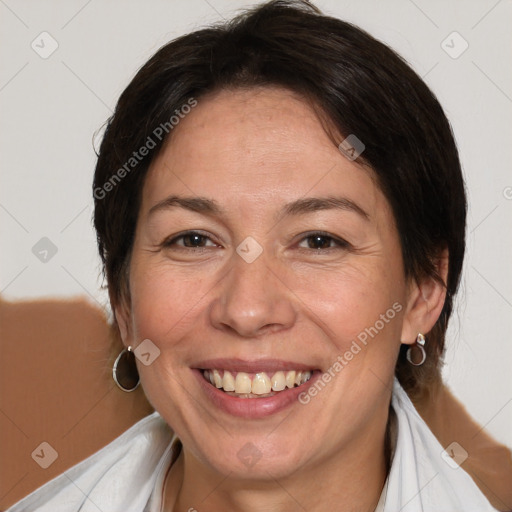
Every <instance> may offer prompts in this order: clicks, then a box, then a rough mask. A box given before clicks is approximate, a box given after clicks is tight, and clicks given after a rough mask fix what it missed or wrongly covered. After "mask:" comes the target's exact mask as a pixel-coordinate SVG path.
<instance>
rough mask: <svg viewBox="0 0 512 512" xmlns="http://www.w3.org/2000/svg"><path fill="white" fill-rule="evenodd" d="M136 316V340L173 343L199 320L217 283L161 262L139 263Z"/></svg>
mask: <svg viewBox="0 0 512 512" xmlns="http://www.w3.org/2000/svg"><path fill="white" fill-rule="evenodd" d="M130 284H131V292H132V297H133V300H132V318H133V329H134V335H135V337H136V341H138V340H142V339H145V338H149V339H151V340H152V341H153V342H154V343H155V344H156V345H161V344H163V343H164V340H165V343H166V344H168V343H171V344H172V343H173V341H172V340H177V339H179V338H180V335H181V333H183V332H184V331H185V330H187V329H189V328H190V326H191V325H192V322H196V323H197V319H196V317H197V315H198V313H199V311H200V310H201V308H202V307H204V301H205V300H207V296H208V290H209V289H211V288H212V286H213V284H212V283H211V282H210V280H209V278H208V276H202V275H198V274H197V272H183V271H182V270H181V269H178V270H177V269H171V268H169V266H168V265H165V264H161V265H156V266H151V265H144V267H143V266H142V265H135V266H134V268H133V271H132V275H131V282H130Z"/></svg>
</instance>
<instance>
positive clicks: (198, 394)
mask: <svg viewBox="0 0 512 512" xmlns="http://www.w3.org/2000/svg"><path fill="white" fill-rule="evenodd" d="M171 142H172V143H170V144H167V146H166V147H165V148H164V150H163V151H162V152H161V153H160V155H159V156H158V158H157V159H156V160H155V161H154V162H153V164H152V167H151V169H150V171H149V173H148V176H147V179H146V182H145V186H144V190H143V200H142V205H141V209H140V212H139V220H138V224H137V230H136V236H135V242H134V247H133V253H132V259H131V266H130V292H131V301H130V304H129V305H126V306H124V307H122V306H119V307H117V308H116V316H117V319H118V321H119V323H120V327H121V333H122V337H123V341H124V343H125V345H135V346H136V345H137V344H138V343H140V342H141V341H142V340H144V339H150V340H151V341H152V342H153V343H154V344H155V345H156V346H157V347H158V348H159V350H160V356H159V357H158V358H157V359H156V360H155V361H154V362H153V363H152V364H151V365H150V366H143V365H139V366H140V367H139V371H140V374H141V379H142V384H143V386H144V389H145V393H146V395H147V397H148V399H149V400H150V402H151V404H152V405H153V406H154V407H155V409H157V410H158V411H159V412H160V414H161V415H162V416H163V417H164V419H166V421H167V422H168V423H169V424H170V425H171V426H172V427H173V428H174V429H175V430H176V432H177V433H178V435H179V436H180V438H181V439H182V441H183V444H184V451H183V461H182V463H181V466H178V467H182V468H183V484H182V486H181V489H180V490H179V492H178V496H177V506H176V508H175V510H178V511H182V510H188V509H189V508H190V507H193V506H194V505H195V504H197V500H198V499H205V498H206V496H208V498H207V499H205V501H204V502H202V507H201V508H202V509H203V510H220V509H221V508H226V509H230V510H244V511H250V510H262V509H265V510H275V511H279V510H289V509H290V506H292V505H294V504H295V505H296V502H299V503H300V504H301V505H302V506H303V507H305V508H306V509H308V510H312V511H313V510H325V509H326V507H327V506H335V504H336V503H340V500H343V502H344V503H345V504H346V509H347V510H352V509H354V510H355V509H357V510H373V509H374V508H375V505H376V503H377V501H378V498H379V495H380V493H381V490H382V486H383V483H384V480H385V476H386V475H385V460H384V434H385V427H386V422H387V417H388V403H389V398H390V392H391V384H392V379H393V373H394V365H395V361H396V357H397V352H398V349H399V346H400V343H401V341H403V342H405V343H412V342H414V340H415V338H416V335H417V333H418V332H428V331H429V330H430V329H431V327H432V326H433V325H434V323H435V321H436V320H437V318H438V316H439V313H440V311H441V308H442V305H443V301H444V289H443V287H442V286H440V285H439V284H437V283H436V282H435V281H433V280H431V279H426V280H425V281H424V282H422V283H420V285H418V284H416V283H414V282H410V281H407V280H406V279H405V278H404V271H403V264H402V260H401V250H400V244H399V238H398V233H397V231H396V227H395V223H394V219H393V215H392V213H391V210H390V207H389V205H388V202H387V200H386V199H385V197H384V195H383V194H382V193H381V191H380V190H379V189H378V187H377V186H376V184H375V181H374V179H373V176H372V174H371V171H369V170H364V169H363V168H361V167H360V166H359V165H358V164H357V163H355V162H351V161H350V160H348V159H347V158H346V157H345V156H344V155H342V154H341V153H340V152H339V150H338V149H337V146H336V145H334V144H333V142H332V141H331V140H330V138H329V137H328V135H327V134H326V132H325V131H324V129H323V127H322V123H321V122H320V120H319V118H318V117H317V115H316V114H315V111H314V110H313V109H312V108H311V107H310V106H309V105H308V104H307V103H305V102H304V101H303V100H302V99H301V98H298V97H297V96H295V95H294V94H293V93H291V92H289V91H286V90H281V89H259V90H248V91H240V90H237V91H221V92H219V93H217V94H215V95H212V96H210V97H207V98H203V99H202V101H200V102H199V105H198V106H197V107H196V108H195V109H194V111H193V112H192V113H191V114H190V115H189V116H187V117H186V118H185V119H184V120H182V121H181V123H180V126H179V129H178V130H176V131H175V132H174V134H173V138H172V141H171ZM339 142H341V140H340V141H339ZM169 196H181V197H202V198H208V199H210V200H214V201H215V202H216V203H217V204H218V205H219V207H220V209H222V213H211V212H209V213H205V212H197V211H195V212H192V211H190V210H188V209H186V208H182V207H176V206H174V207H170V208H166V209H159V210H158V211H157V212H155V213H150V210H151V209H152V208H153V207H154V206H155V205H157V204H158V203H159V202H161V201H163V200H164V199H165V198H167V197H169ZM333 196H334V197H343V198H345V199H348V200H350V201H351V202H353V203H356V204H357V205H358V206H359V208H361V209H362V210H364V211H365V212H366V216H363V215H360V214H358V213H356V212H354V211H352V210H349V209H334V208H329V209H322V210H315V211H313V212H311V211H309V212H307V213H304V212H303V213H301V214H300V215H299V214H295V215H290V214H288V215H282V214H280V212H281V209H282V208H283V205H284V204H287V203H292V202H294V201H297V200H299V199H304V198H305V197H306V198H313V197H315V198H328V197H333ZM187 230H200V231H201V233H203V235H205V237H207V238H204V239H203V238H201V239H200V240H201V243H202V244H203V245H204V246H203V247H199V248H194V247H192V248H191V247H185V246H184V245H183V243H184V242H185V240H184V239H183V238H179V239H176V237H177V236H179V235H180V234H183V232H184V231H187ZM318 231H322V232H327V233H328V234H329V235H330V236H331V237H333V238H334V239H342V240H345V241H346V242H348V244H349V245H348V246H346V244H342V245H338V244H336V243H334V242H332V243H330V244H329V241H328V240H329V239H327V242H326V240H325V239H323V243H325V246H326V247H325V248H324V246H322V248H320V249H317V248H316V246H314V245H313V248H311V247H310V246H308V243H309V242H308V240H311V239H308V238H307V236H308V235H312V234H313V233H315V232H318ZM248 236H251V237H253V238H254V239H255V240H256V241H257V242H258V243H259V244H260V246H261V248H262V250H263V252H262V254H261V255H260V256H259V257H258V258H257V259H256V260H255V261H254V262H252V263H247V262H246V261H244V259H242V258H241V257H240V256H239V254H238V253H237V252H236V248H237V246H239V244H240V243H241V242H242V241H243V240H244V239H246V237H248ZM166 241H170V242H171V243H169V244H167V245H165V243H164V242H166ZM441 261H442V260H441ZM443 269H444V265H441V268H440V271H441V273H442V272H443ZM393 304H398V305H400V306H401V310H400V312H399V313H397V314H396V316H394V318H393V319H392V320H390V321H389V322H388V323H386V324H385V326H384V328H383V329H382V330H380V332H379V333H378V335H377V336H375V337H374V338H373V339H372V341H371V343H368V345H367V346H366V347H364V348H363V349H362V350H361V352H360V353H359V354H358V355H357V357H354V359H353V360H352V361H351V362H350V364H348V365H347V366H346V367H345V368H344V369H343V371H341V372H339V374H338V375H337V376H336V378H335V379H333V380H332V381H331V383H330V384H329V385H328V386H326V387H325V389H324V390H323V391H322V392H321V393H320V394H319V395H318V396H317V397H315V399H314V400H311V402H310V403H309V404H307V405H301V404H299V403H294V404H293V405H292V406H291V407H289V408H287V409H286V410H284V411H281V412H278V413H275V414H273V415H270V416H268V417H266V418H260V419H258V420H256V421H250V420H247V419H242V418H238V417H234V416H232V415H229V414H227V413H225V412H224V411H221V410H220V409H218V408H217V407H216V406H215V405H213V403H212V402H211V401H210V400H209V399H208V398H207V396H206V394H205V393H204V392H203V391H202V389H201V386H200V385H199V383H198V380H197V378H196V376H195V375H194V372H193V371H192V368H197V367H198V365H199V366H200V361H201V360H204V359H210V358H218V357H226V358H240V359H243V360H250V361H254V360H255V359H259V358H273V359H280V360H286V361H295V362H298V363H302V364H305V365H308V366H310V367H311V368H313V369H318V370H320V371H322V372H325V371H327V370H328V369H329V368H330V367H331V366H332V365H333V363H334V362H335V361H336V359H337V357H338V356H339V355H340V354H343V353H345V352H346V351H347V350H348V349H349V348H350V346H351V344H352V341H353V340H354V339H355V338H356V337H357V335H358V334H359V333H360V332H362V331H363V330H364V329H365V328H367V327H369V326H373V325H374V324H375V322H376V320H378V319H379V318H380V315H381V314H384V313H385V312H386V311H387V310H389V309H390V308H391V307H392V306H393ZM313 422H314V425H315V426H314V428H304V425H312V424H313ZM205 425H208V428H207V429H206V428H205ZM246 444H249V445H250V446H252V447H256V449H257V451H258V454H259V456H260V457H261V459H260V460H259V461H258V463H256V464H255V465H254V466H252V467H251V470H250V474H249V473H248V470H247V467H246V466H245V464H244V463H243V461H242V460H241V458H240V457H239V456H238V452H239V451H240V450H241V449H242V447H244V446H245V445H246ZM320 482H321V483H320ZM319 486H320V491H321V492H319ZM214 488H215V489H216V490H217V492H214V493H212V490H213V489H214ZM284 489H286V491H285V490H284Z"/></svg>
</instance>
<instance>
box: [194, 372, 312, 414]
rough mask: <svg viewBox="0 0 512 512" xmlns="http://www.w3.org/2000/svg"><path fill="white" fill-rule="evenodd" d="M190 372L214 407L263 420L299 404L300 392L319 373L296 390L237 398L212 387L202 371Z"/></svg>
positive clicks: (306, 388) (305, 388)
mask: <svg viewBox="0 0 512 512" xmlns="http://www.w3.org/2000/svg"><path fill="white" fill-rule="evenodd" d="M192 371H193V372H194V374H195V375H196V378H197V379H198V380H199V384H200V386H201V388H202V389H203V390H204V392H205V393H206V395H207V396H208V398H209V399H210V400H211V402H212V403H213V404H214V405H215V406H217V407H218V408H219V409H221V410H222V411H224V412H227V413H228V414H231V415H233V416H238V417H240V418H250V419H256V418H265V417H267V416H270V415H272V414H276V413H278V412H280V411H282V410H284V409H286V408H287V407H290V406H291V405H292V404H293V403H299V401H298V396H299V395H300V394H301V393H302V392H305V391H307V390H308V388H309V387H310V386H311V384H312V383H313V382H314V381H315V380H316V378H317V377H318V375H319V372H313V374H312V375H311V378H310V379H309V380H308V381H307V382H306V383H305V384H302V385H301V386H297V387H296V388H287V389H284V390H283V391H279V392H278V393H277V394H275V395H274V396H269V397H265V398H237V397H235V396H231V395H228V394H227V393H225V392H224V391H221V390H220V389H217V388H216V387H215V386H212V385H211V384H210V383H209V382H207V381H206V379H205V378H204V376H203V371H202V370H197V369H194V370H192Z"/></svg>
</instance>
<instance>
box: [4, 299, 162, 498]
mask: <svg viewBox="0 0 512 512" xmlns="http://www.w3.org/2000/svg"><path fill="white" fill-rule="evenodd" d="M0 324H1V325H2V336H1V338H0V350H1V352H2V358H0V385H1V386H2V389H4V390H8V392H4V393H2V394H1V395H0V409H1V411H2V413H3V414H1V415H0V428H1V429H2V432H3V433H4V435H3V436H1V437H0V458H1V460H2V464H1V469H0V496H2V498H1V499H0V508H6V507H8V506H10V505H11V504H12V503H14V502H16V501H17V500H19V499H20V498H22V497H23V496H25V495H27V494H28V493H29V492H31V491H33V490H34V489H36V488H37V487H39V486H41V485H43V484H44V483H45V482H47V481H49V480H50V479H52V478H54V477H55V476H56V475H58V474H61V473H62V472H63V471H65V470H67V469H68V468H70V467H71V466H73V465H75V464H76V463H77V462H79V461H81V460H84V459H85V458H86V457H88V456H89V455H91V454H92V453H94V452H96V451H98V450H99V449H101V448H102V447H103V446H105V445H107V444H108V443H110V442H111V441H112V440H113V439H115V438H116V437H117V436H119V435H120V434H122V433H123V432H124V431H125V430H126V429H128V428H129V427H131V426H132V425H133V424H134V423H136V422H137V421H138V420H140V419H141V418H143V417H145V416H147V415H148V414H151V413H152V412H153V408H152V407H151V406H150V404H149V403H148V402H147V400H146V398H145V396H144V393H143V391H142V389H138V390H136V391H135V392H133V393H123V392H122V391H121V390H120V389H118V388H117V386H116V385H115V384H114V382H113V381H112V378H111V353H112V343H113V342H112V339H111V336H110V326H109V324H108V322H107V320H106V317H105V315H104V313H103V311H101V309H99V308H97V307H95V306H93V305H91V304H90V303H89V302H87V301H86V300H84V299H81V298H80V299H71V300H37V301H20V302H7V301H3V300H0ZM41 443H48V444H49V445H50V446H51V447H52V448H53V450H54V451H55V452H56V453H57V454H58V457H57V458H56V459H55V460H54V461H53V462H52V464H51V465H50V466H48V467H47V468H42V467H40V466H39V465H38V464H37V463H36V459H34V458H33V457H32V456H31V454H32V453H34V451H37V448H38V447H40V446H41Z"/></svg>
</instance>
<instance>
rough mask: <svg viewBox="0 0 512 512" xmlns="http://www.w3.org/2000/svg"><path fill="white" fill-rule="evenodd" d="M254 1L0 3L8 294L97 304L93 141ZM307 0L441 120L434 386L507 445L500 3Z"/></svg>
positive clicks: (506, 204)
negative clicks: (406, 75) (140, 90)
mask: <svg viewBox="0 0 512 512" xmlns="http://www.w3.org/2000/svg"><path fill="white" fill-rule="evenodd" d="M255 3H257V2H252V3H251V2H234V1H227V0H187V1H163V0H159V1H157V0H151V1H145V2H142V1H133V0H131V1H127V0H123V1H121V0H116V1H109V2H104V1H103V2H101V1H100V0H90V1H85V0H80V1H78V0H73V1H69V0H68V1H54V0H51V1H35V0H34V1H27V0H26V1H20V0H0V34H1V35H0V38H1V43H0V58H1V61H0V62H1V66H0V112H1V113H0V115H1V121H2V122H1V126H0V129H1V134H0V163H1V173H2V175H1V187H0V229H1V240H2V264H1V267H0V293H1V294H2V296H3V297H4V298H7V299H22V298H29V297H48V296H52V297H68V296H76V295H82V294H85V295H86V296H87V297H88V298H89V299H90V300H91V301H93V302H94V301H96V302H98V303H99V304H100V305H102V306H106V294H105V293H104V291H102V290H101V289H100V285H101V282H100V279H99V274H100V267H99V258H98V257H97V255H96V247H95V236H94V233H93V230H92V227H91V222H90V219H91V215H92V208H91V207H92V195H91V181H92V174H93V169H94V164H95V155H94V151H93V146H92V137H93V134H94V133H95V132H96V131H98V130H99V128H100V127H101V126H102V124H103V123H104V121H105V120H106V119H107V117H108V116H109V115H110V114H111V111H112V109H113V107H114V105H115V101H116V100H117V98H118V96H119V94H120V93H121V91H122V90H123V88H124V87H125V86H126V85H127V84H128V81H129V80H130V78H131V77H132V76H133V74H134V72H135V71H136V70H137V69H138V68H139V67H140V66H141V65H142V64H143V63H144V62H145V61H146V60H147V59H148V58H149V57H150V56H151V54H152V53H153V52H154V51H156V50H157V49H158V48H159V47H160V46H161V45H162V44H164V43H166V42H167V41H168V40H170V39H172V38H174V37H176V36H178V35H180V34H183V33H185V32H188V31H190V30H193V29H195V28H198V27H200V26H202V25H205V24H207V23H209V22H215V21H219V20H221V19H222V18H229V17H230V16H231V15H232V14H233V13H234V11H235V10H237V9H239V8H241V7H244V6H248V5H252V4H255ZM315 3H316V4H317V5H318V6H319V7H320V8H322V9H323V10H324V11H325V12H326V13H329V14H332V15H334V16H337V17H340V18H342V19H345V20H347V21H351V22H354V23H356V24H357V25H359V26H361V27H362V28H364V29H366V30H368V31H369V32H370V33H371V34H373V35H374V36H376V37H377V38H379V39H381V40H383V41H385V42H387V43H388V44H390V45H391V46H392V47H393V48H395V49H396V50H397V51H398V52H399V53H401V54H402V55H403V56H404V57H405V58H406V59H407V60H408V62H409V63H410V64H411V65H412V66H413V68H414V69H415V70H416V71H417V72H418V73H419V74H420V75H421V76H423V77H424V79H425V80H426V82H427V83H428V85H429V86H430V87H431V88H432V89H433V91H434V92H435V93H436V94H437V96H438V98H439V100H440V101H441V103H442V104H443V106H444V108H445V110H446V112H447V115H448V117H449V119H450V121H451V123H452V125H453V129H454V132H455V135H456V138H457V140H458V144H459V148H460V152H461V158H462V162H463V166H464V170H465V175H466V180H467V187H468V195H469V201H470V211H469V225H468V252H467V260H466V264H465V270H464V276H463V282H462V289H461V294H460V296H459V299H458V305H457V307H458V313H457V314H456V315H455V316H454V318H453V320H452V324H451V326H450V330H449V337H448V352H447V356H446V366H445V368H444V375H445V378H446V379H447V382H448V384H449V385H450V387H451V388H452V389H453V390H454V392H455V394H456V395H457V397H459V398H460V399H461V400H462V401H463V402H464V404H466V406H467V408H468V410H469V411H470V413H471V414H472V415H473V416H474V417H475V418H476V419H477V420H478V421H479V422H480V423H481V424H482V425H485V427H486V428H487V429H488V430H489V431H490V432H491V433H492V434H493V435H494V436H495V437H497V438H498V439H499V440H501V441H502V442H504V443H507V444H508V445H509V446H512V428H511V427H512V379H511V371H510V368H511V363H512V339H511V336H510V333H511V331H512V329H511V327H512V270H511V262H512V239H511V235H510V232H511V229H510V227H511V225H512V173H511V170H510V169H511V160H512V151H511V146H512V133H511V132H512V123H511V122H510V121H511V112H512V72H511V67H510V58H511V53H512V52H511V49H512V31H511V30H510V26H511V18H512V16H511V15H512V2H511V1H506V0H501V1H496V0H489V1H487V0H480V1H476V0H473V1H464V2H462V1H453V0H452V1H441V0H438V1H427V0H422V1H420V0H414V1H413V0H394V1H369V0H366V1H348V0H346V1H345V0H342V1H334V0H330V1H329V0H319V1H317V2H315ZM44 31H46V32H48V33H49V34H50V35H51V38H53V39H54V40H55V41H56V42H57V43H56V44H58V48H57V50H56V51H55V52H54V53H53V54H52V55H50V56H49V57H48V58H46V59H43V58H41V56H40V55H39V54H38V53H36V51H34V49H33V48H32V47H31V44H32V42H33V41H34V43H33V44H34V45H38V46H36V48H37V49H38V51H39V52H44V51H49V50H50V49H51V44H55V43H53V42H52V40H51V39H50V38H49V37H48V36H40V34H41V33H42V32H44ZM454 31H456V32H458V34H460V37H459V35H452V33H453V32H454ZM443 41H444V43H443ZM464 41H466V42H467V44H468V45H469V46H468V48H467V50H466V51H464V52H463V53H461V54H460V55H458V54H459V53H460V52H461V51H462V50H463V49H464V47H465V43H464ZM449 53H451V56H450V55H449ZM455 56H456V57H457V58H453V57H455ZM99 135H101V132H100V133H99ZM98 141H99V137H98V138H97V141H96V142H98ZM43 237H47V238H48V239H49V240H51V243H52V244H53V245H54V246H55V249H56V251H57V252H56V253H55V254H52V249H51V247H50V246H47V245H48V242H47V241H43V242H39V241H40V239H41V238H43ZM38 242H39V244H40V245H38V246H36V249H34V251H33V247H34V246H35V245H36V244H37V243H38ZM45 249H46V250H49V252H48V253H47V254H45V253H44V252H43V253H41V252H40V251H41V250H45ZM55 249H54V250H53V252H55ZM34 253H35V254H34ZM38 254H39V256H38ZM45 257H46V261H41V259H43V260H44V259H45Z"/></svg>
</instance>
